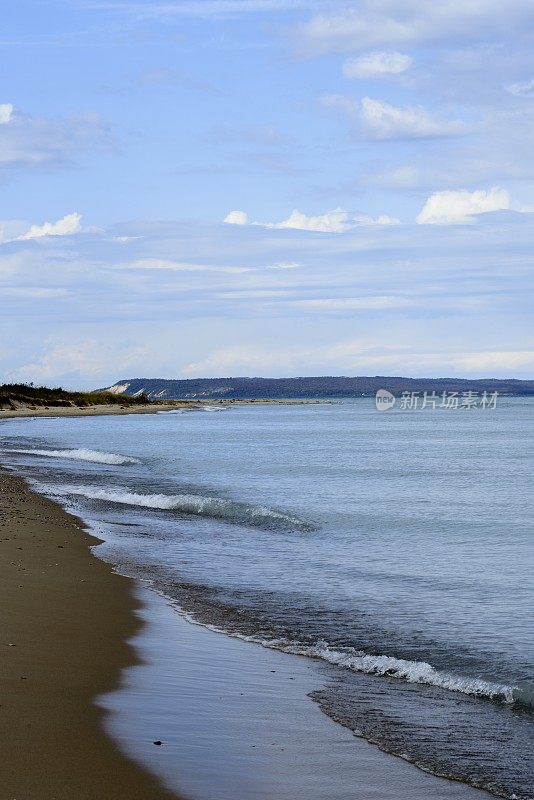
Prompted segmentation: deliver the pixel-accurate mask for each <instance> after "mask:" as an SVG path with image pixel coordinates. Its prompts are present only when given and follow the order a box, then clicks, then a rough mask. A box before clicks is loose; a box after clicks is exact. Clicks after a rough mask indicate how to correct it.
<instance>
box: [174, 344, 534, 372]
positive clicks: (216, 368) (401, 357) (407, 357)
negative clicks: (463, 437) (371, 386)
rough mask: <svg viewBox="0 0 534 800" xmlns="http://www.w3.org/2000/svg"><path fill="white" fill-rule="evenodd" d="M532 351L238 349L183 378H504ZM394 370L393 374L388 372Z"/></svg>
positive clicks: (532, 363) (220, 353) (532, 358)
mask: <svg viewBox="0 0 534 800" xmlns="http://www.w3.org/2000/svg"><path fill="white" fill-rule="evenodd" d="M533 367H534V351H533V350H517V351H512V350H495V351H490V350H480V351H468V352H458V351H456V352H454V351H453V352H443V351H424V350H423V351H421V350H420V349H419V348H417V347H408V346H406V345H401V346H385V345H383V344H382V343H381V342H378V341H376V342H371V341H366V340H364V339H354V340H340V341H338V342H333V343H331V344H327V345H325V346H315V347H314V346H312V347H293V348H290V347H287V345H284V346H283V347H279V348H278V349H277V348H274V347H272V346H271V347H269V348H265V347H261V346H257V347H254V346H247V345H239V346H234V347H226V348H221V349H218V350H215V351H213V352H212V353H211V354H210V355H208V356H207V357H206V358H204V359H202V360H200V361H197V362H193V363H190V364H188V365H187V366H185V367H184V369H183V370H182V374H183V375H184V377H197V376H205V375H230V374H234V375H235V374H238V375H246V374H249V375H250V374H254V375H257V374H264V375H265V374H269V373H273V372H274V373H275V374H277V375H280V374H286V375H290V374H299V375H302V374H305V373H306V372H308V374H310V372H311V374H344V375H346V374H347V373H348V372H355V373H359V374H364V375H365V374H368V375H375V374H384V373H386V374H387V373H388V372H389V373H390V374H395V375H413V376H417V375H425V373H426V374H428V375H430V376H431V375H433V374H434V375H435V374H436V371H437V374H442V373H441V372H440V371H441V370H443V369H444V370H446V371H447V372H450V373H451V374H460V375H461V374H465V375H477V374H479V375H481V376H482V375H484V376H486V377H491V376H493V375H495V373H499V374H500V375H502V376H503V377H504V376H507V375H510V373H512V372H518V371H521V370H532V368H533ZM392 371H393V373H392Z"/></svg>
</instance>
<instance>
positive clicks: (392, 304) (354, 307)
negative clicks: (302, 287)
mask: <svg viewBox="0 0 534 800" xmlns="http://www.w3.org/2000/svg"><path fill="white" fill-rule="evenodd" d="M292 305H293V306H295V307H296V308H304V309H309V310H310V311H373V310H376V311H381V310H383V309H388V308H407V307H409V306H413V305H414V301H413V300H409V299H408V298H406V297H394V296H389V295H381V296H376V297H373V296H368V297H334V298H317V299H313V300H294V301H293V303H292Z"/></svg>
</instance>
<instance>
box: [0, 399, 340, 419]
mask: <svg viewBox="0 0 534 800" xmlns="http://www.w3.org/2000/svg"><path fill="white" fill-rule="evenodd" d="M331 403H332V401H331V400H298V399H297V400H291V399H289V400H269V399H267V400H205V401H201V400H172V401H169V402H168V403H165V402H158V403H147V404H146V405H145V404H143V403H142V404H140V405H132V406H121V405H112V404H107V405H94V406H52V405H51V406H30V405H26V404H20V403H18V404H16V403H15V404H14V405H15V406H16V407H14V408H7V407H0V419H15V418H17V417H101V416H110V415H112V416H120V415H122V414H162V413H164V412H166V411H167V412H168V411H176V410H177V409H181V410H186V411H195V410H199V409H202V408H203V407H205V406H222V407H223V408H227V407H231V406H234V405H235V406H239V405H245V406H246V405H266V406H270V405H271V406H275V405H279V406H280V405H281V406H291V405H324V404H327V405H329V404H331Z"/></svg>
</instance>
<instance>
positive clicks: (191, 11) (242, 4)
mask: <svg viewBox="0 0 534 800" xmlns="http://www.w3.org/2000/svg"><path fill="white" fill-rule="evenodd" d="M328 5H329V3H328V0H181V1H180V2H167V3H158V2H155V3H153V2H145V3H139V2H137V3H136V2H128V0H126V2H113V0H110V1H109V2H108V1H107V0H103V2H85V3H84V6H85V7H86V8H89V9H93V10H103V11H119V12H122V13H126V14H130V15H134V16H137V17H145V18H158V17H175V16H182V17H183V16H189V17H215V18H217V17H220V16H226V15H231V16H235V15H241V14H262V13H274V12H280V11H298V10H306V11H310V10H314V9H321V8H325V7H327V6H328Z"/></svg>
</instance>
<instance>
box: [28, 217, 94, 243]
mask: <svg viewBox="0 0 534 800" xmlns="http://www.w3.org/2000/svg"><path fill="white" fill-rule="evenodd" d="M81 219H82V217H81V214H76V213H74V214H67V215H66V216H64V217H62V218H61V219H58V220H57V222H45V223H44V224H43V225H32V226H31V227H30V229H29V230H28V231H26V233H23V234H22V236H17V237H16V239H13V241H16V242H21V241H27V240H28V239H42V238H43V237H45V236H70V235H72V234H73V233H79V232H80V231H81V229H82V227H81V225H80V222H81Z"/></svg>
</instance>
